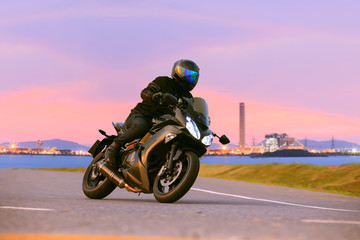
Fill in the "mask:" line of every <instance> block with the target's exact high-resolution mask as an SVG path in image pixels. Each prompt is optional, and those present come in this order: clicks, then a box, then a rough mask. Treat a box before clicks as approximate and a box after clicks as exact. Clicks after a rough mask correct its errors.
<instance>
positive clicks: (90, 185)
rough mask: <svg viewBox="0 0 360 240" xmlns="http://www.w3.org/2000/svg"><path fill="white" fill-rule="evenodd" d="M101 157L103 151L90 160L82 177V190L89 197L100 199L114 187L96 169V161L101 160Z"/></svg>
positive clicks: (114, 186)
mask: <svg viewBox="0 0 360 240" xmlns="http://www.w3.org/2000/svg"><path fill="white" fill-rule="evenodd" d="M103 159H104V157H103V153H99V154H98V155H97V156H96V157H95V158H94V159H93V160H92V161H91V163H90V164H89V166H88V167H87V169H86V171H85V174H84V177H83V182H82V190H83V192H84V194H85V195H86V196H87V197H88V198H90V199H102V198H104V197H106V196H108V195H109V194H110V193H111V192H112V191H114V189H115V188H116V185H115V184H114V183H112V182H111V181H110V180H109V179H107V178H105V177H104V176H103V175H102V174H101V173H100V172H99V171H98V170H97V169H96V163H97V162H99V161H102V160H103Z"/></svg>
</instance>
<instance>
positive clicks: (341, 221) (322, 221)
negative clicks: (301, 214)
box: [301, 219, 360, 225]
mask: <svg viewBox="0 0 360 240" xmlns="http://www.w3.org/2000/svg"><path fill="white" fill-rule="evenodd" d="M301 221H302V222H305V223H335V224H359V225H360V222H359V221H346V220H323V219H303V220H301Z"/></svg>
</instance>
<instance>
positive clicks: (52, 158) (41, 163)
mask: <svg viewBox="0 0 360 240" xmlns="http://www.w3.org/2000/svg"><path fill="white" fill-rule="evenodd" d="M91 160H92V157H90V156H59V155H0V168H62V167H69V168H72V167H87V166H88V165H89V163H90V162H91ZM201 163H205V164H259V163H305V164H313V165H342V164H350V163H360V156H331V157H293V158H290V157H289V158H285V157H283V158H250V157H247V156H205V157H204V158H203V159H202V160H201Z"/></svg>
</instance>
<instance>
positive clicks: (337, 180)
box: [199, 163, 360, 197]
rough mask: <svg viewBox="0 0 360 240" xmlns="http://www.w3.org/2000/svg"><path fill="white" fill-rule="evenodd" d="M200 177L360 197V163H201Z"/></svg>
mask: <svg viewBox="0 0 360 240" xmlns="http://www.w3.org/2000/svg"><path fill="white" fill-rule="evenodd" d="M199 176H202V177H211V178H220V179H226V180H235V181H244V182H251V183H261V184H268V185H276V186H283V187H292V188H300V189H306V190H313V191H320V192H330V193H337V194H344V195H350V196H357V197H360V164H346V165H339V166H317V165H308V164H298V163H293V164H277V163H269V164H241V165H225V164H222V165H217V164H216V165H207V164H202V165H201V168H200V172H199Z"/></svg>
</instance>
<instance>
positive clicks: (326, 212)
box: [0, 169, 360, 240]
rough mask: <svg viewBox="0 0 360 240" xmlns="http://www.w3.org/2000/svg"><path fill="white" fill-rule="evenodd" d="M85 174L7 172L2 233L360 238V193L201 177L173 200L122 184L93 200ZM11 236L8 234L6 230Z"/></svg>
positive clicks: (1, 193)
mask: <svg viewBox="0 0 360 240" xmlns="http://www.w3.org/2000/svg"><path fill="white" fill-rule="evenodd" d="M81 181H82V173H71V172H56V171H38V170H11V169H0V219H1V220H0V239H1V234H39V233H41V234H71V235H105V236H140V237H142V236H149V237H170V238H204V239H209V238H215V239H317V240H321V239H326V240H329V239H336V240H339V239H342V240H344V239H354V240H355V239H356V240H358V239H360V198H357V197H349V196H343V195H337V194H328V193H318V192H311V191H304V190H298V189H292V188H284V187H273V186H265V185H259V184H250V183H243V182H235V181H225V180H217V179H209V178H198V179H197V181H196V182H195V184H194V186H193V188H192V189H191V190H190V191H189V192H188V194H187V195H186V196H185V197H183V198H182V199H180V200H179V201H178V202H176V203H173V204H161V203H158V202H157V201H156V200H155V198H154V197H153V196H152V195H148V194H141V195H140V196H138V195H137V194H134V193H129V192H127V191H126V190H122V189H116V190H115V191H114V192H113V193H112V194H110V195H109V196H108V197H107V198H105V199H102V200H90V199H87V198H86V197H85V195H84V194H83V193H82V190H81ZM3 236H4V235H3Z"/></svg>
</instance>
